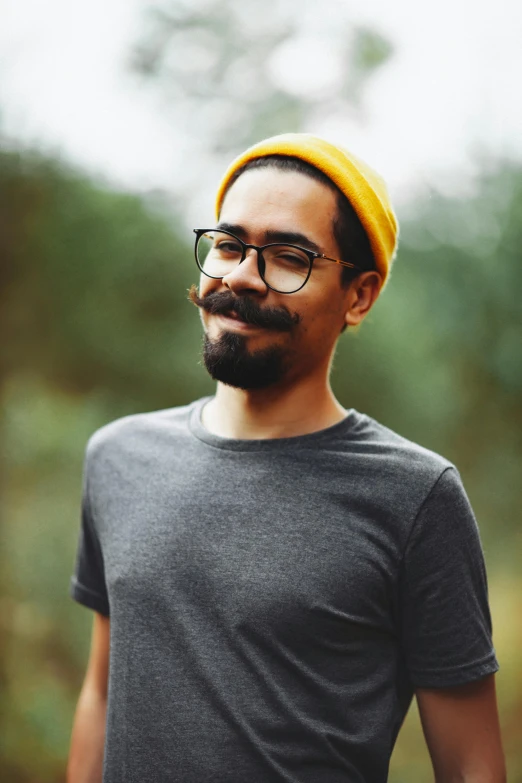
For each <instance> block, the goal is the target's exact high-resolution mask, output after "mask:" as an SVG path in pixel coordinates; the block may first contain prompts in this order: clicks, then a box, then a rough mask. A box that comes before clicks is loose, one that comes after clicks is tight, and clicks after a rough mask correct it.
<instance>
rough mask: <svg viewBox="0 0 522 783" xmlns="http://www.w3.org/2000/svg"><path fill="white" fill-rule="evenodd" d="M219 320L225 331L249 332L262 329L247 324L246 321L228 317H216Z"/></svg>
mask: <svg viewBox="0 0 522 783" xmlns="http://www.w3.org/2000/svg"><path fill="white" fill-rule="evenodd" d="M217 317H218V318H219V320H220V321H221V322H222V323H223V325H224V326H226V327H227V329H232V330H237V331H238V332H249V331H251V330H255V329H262V328H263V327H261V326H256V325H255V324H247V323H246V321H241V320H240V319H239V318H234V317H231V316H229V315H221V314H220V315H218V316H217Z"/></svg>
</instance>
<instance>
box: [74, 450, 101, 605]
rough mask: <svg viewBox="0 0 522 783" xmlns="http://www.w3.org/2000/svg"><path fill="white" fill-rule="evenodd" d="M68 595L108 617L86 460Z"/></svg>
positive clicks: (99, 547)
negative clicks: (74, 561)
mask: <svg viewBox="0 0 522 783" xmlns="http://www.w3.org/2000/svg"><path fill="white" fill-rule="evenodd" d="M70 595H71V597H72V598H74V600H75V601H78V602H79V603H80V604H83V605H84V606H87V607H88V608H89V609H93V610H94V611H96V612H99V613H100V614H103V615H105V616H107V617H108V616H109V599H108V595H107V587H106V584H105V570H104V565H103V554H102V549H101V546H100V542H99V539H98V535H97V533H96V529H95V526H94V520H93V517H92V512H91V502H90V498H89V476H88V463H87V460H86V462H85V470H84V482H83V494H82V508H81V527H80V535H79V541H78V550H77V554H76V566H75V570H74V574H73V576H72V578H71V584H70Z"/></svg>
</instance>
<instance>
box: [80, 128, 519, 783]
mask: <svg viewBox="0 0 522 783" xmlns="http://www.w3.org/2000/svg"><path fill="white" fill-rule="evenodd" d="M217 214H218V221H219V222H218V225H217V226H211V227H208V228H204V229H203V228H202V229H197V230H196V259H197V262H198V265H199V267H200V270H201V277H200V288H199V291H197V290H196V289H194V288H193V289H192V290H191V292H190V297H191V299H192V301H193V302H194V303H195V304H196V305H197V306H198V307H199V308H200V313H201V318H202V322H203V328H204V361H205V365H206V367H207V369H208V370H209V372H210V373H211V375H212V376H213V378H215V379H216V380H217V390H216V394H215V396H214V397H212V398H209V399H203V400H199V401H197V402H195V403H193V404H191V405H188V406H186V407H182V408H174V409H170V410H166V411H160V412H156V413H149V414H143V415H137V416H130V417H126V418H124V419H121V420H119V421H117V422H114V423H112V424H110V425H108V426H107V427H104V428H103V429H102V430H100V431H99V432H97V433H96V434H95V435H94V436H93V438H92V439H91V441H90V443H89V447H88V450H87V457H86V467H85V487H84V496H83V517H82V533H81V540H80V547H79V552H78V560H77V568H76V574H75V577H74V578H73V582H72V595H73V597H74V598H75V599H76V600H78V601H79V602H80V603H82V604H84V605H86V606H88V607H90V608H91V609H93V610H95V612H96V614H95V621H94V632H93V642H92V651H91V656H90V660H89V666H88V670H87V675H86V679H85V684H84V687H83V689H82V693H81V696H80V701H79V705H78V709H77V714H76V719H75V724H74V728H73V737H72V746H71V754H70V761H69V774H68V780H69V781H70V783H87V781H88V782H89V783H91V782H93V781H101V779H102V764H103V780H104V783H120V782H121V783H124V782H125V783H130V782H131V781H132V782H134V781H140V783H141V782H143V781H151V782H152V781H153V782H154V783H163V781H164V782H165V783H167V782H169V783H170V782H172V783H174V782H175V783H182V782H183V783H210V782H211V781H212V783H246V782H247V781H248V783H272V781H273V782H274V783H276V782H278V783H279V782H281V783H283V782H284V783H341V781H342V782H343V783H348V782H349V783H356V782H357V783H360V782H362V781H365V782H366V783H379V782H381V781H385V780H386V779H387V773H388V765H389V759H390V755H391V752H392V749H393V746H394V743H395V740H396V737H397V733H398V731H399V728H400V726H401V723H402V721H403V719H404V716H405V714H406V712H407V709H408V707H409V705H410V702H411V699H412V697H413V695H414V694H415V695H416V698H417V701H418V705H419V709H420V714H421V718H422V722H423V727H424V732H425V736H426V740H427V744H428V747H429V751H430V754H431V757H432V760H433V766H434V771H435V777H436V780H437V781H439V783H451V782H452V781H465V782H466V783H471V782H473V783H479V781H480V783H486V782H487V783H501V782H502V781H504V780H505V772H504V763H503V756H502V749H501V742H500V736H499V726H498V716H497V707H496V698H495V688H494V673H495V672H496V670H497V668H498V666H497V662H496V660H495V654H494V650H493V648H492V644H491V625H490V617H489V610H488V605H487V595H486V579H485V571H484V564H483V558H482V552H481V547H480V541H479V537H478V533H477V528H476V523H475V520H474V517H473V513H472V511H471V509H470V506H469V502H468V500H467V497H466V494H465V492H464V490H463V487H462V484H461V481H460V478H459V475H458V473H457V471H456V469H455V467H454V466H453V465H452V464H451V463H449V462H448V461H447V460H445V459H443V458H442V457H440V456H438V455H436V454H434V453H433V452H430V451H428V450H426V449H424V448H422V447H420V446H418V445H416V444H414V443H411V442H410V441H407V440H405V439H404V438H402V437H400V436H399V435H397V434H395V433H393V432H392V431H390V430H388V429H387V428H386V427H384V426H382V425H380V424H379V423H377V422H376V421H374V420H373V419H371V418H370V417H368V416H366V415H364V414H362V413H359V412H358V411H356V410H354V409H350V410H348V411H347V410H344V409H343V407H342V406H341V405H340V404H339V402H338V401H337V400H336V399H335V397H334V395H333V393H332V390H331V387H330V384H329V371H330V366H331V362H332V356H333V353H334V350H335V345H336V342H337V339H338V337H339V334H340V333H341V332H342V331H343V330H344V329H345V328H347V327H348V328H350V327H353V326H357V325H358V324H359V323H361V321H362V320H363V319H364V317H365V316H366V315H367V314H368V312H369V311H370V309H371V307H372V306H373V304H374V302H375V300H376V299H377V297H378V295H379V293H380V291H381V290H382V287H383V285H384V284H385V282H386V280H387V277H388V275H389V272H390V267H391V264H392V260H393V257H394V253H395V248H396V242H397V223H396V219H395V216H394V213H393V211H392V208H391V206H390V203H389V199H388V195H387V192H386V188H385V186H384V184H383V182H382V180H381V179H380V178H379V177H378V176H377V175H376V174H375V173H374V172H373V171H372V170H371V169H369V168H368V167H367V166H366V165H365V164H363V163H362V162H361V161H359V160H358V159H356V158H355V157H354V156H352V155H350V154H349V153H348V152H346V151H344V150H341V149H340V148H338V147H335V146H334V145H331V144H329V143H328V142H326V141H324V140H322V139H319V138H317V137H314V136H310V135H307V134H288V135H284V136H279V137H275V138H273V139H268V140H266V141H264V142H261V143H260V144H258V145H255V146H254V147H253V148H251V149H250V150H247V152H246V153H244V154H243V155H242V156H240V157H239V158H238V159H237V160H236V161H234V162H233V163H232V165H231V167H230V168H229V169H228V171H227V172H226V173H225V176H224V178H223V181H222V183H221V185H220V188H219V191H218V196H217Z"/></svg>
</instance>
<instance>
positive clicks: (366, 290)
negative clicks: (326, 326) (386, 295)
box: [344, 271, 382, 326]
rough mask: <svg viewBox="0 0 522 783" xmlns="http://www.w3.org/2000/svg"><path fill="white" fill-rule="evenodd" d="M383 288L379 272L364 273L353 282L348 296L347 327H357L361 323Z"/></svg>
mask: <svg viewBox="0 0 522 783" xmlns="http://www.w3.org/2000/svg"><path fill="white" fill-rule="evenodd" d="M381 288H382V277H381V275H380V274H379V273H378V272H374V271H372V272H362V274H360V275H358V276H357V277H356V278H355V280H352V282H351V283H350V286H349V288H348V291H347V294H346V310H345V314H344V322H345V324H346V326H357V324H360V323H361V321H362V320H363V319H364V318H365V317H366V315H367V314H368V313H369V311H370V310H371V308H372V306H373V303H374V302H375V300H376V299H377V297H378V296H379V292H380V290H381Z"/></svg>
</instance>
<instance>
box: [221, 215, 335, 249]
mask: <svg viewBox="0 0 522 783" xmlns="http://www.w3.org/2000/svg"><path fill="white" fill-rule="evenodd" d="M216 228H217V229H221V231H229V232H230V233H231V234H235V235H236V236H238V237H239V238H240V239H243V240H245V238H246V237H247V236H248V232H247V230H246V229H245V228H244V226H240V225H238V224H236V223H224V222H220V223H218V224H217V226H216ZM264 236H265V241H266V242H267V243H268V242H278V243H279V242H280V243H281V244H285V245H300V247H304V248H306V249H307V250H312V251H313V252H314V253H319V254H321V248H320V247H319V245H317V244H316V243H315V242H313V241H312V240H311V239H310V238H309V237H307V236H306V234H301V233H300V232H299V231H277V230H275V229H268V230H267V231H265V233H264Z"/></svg>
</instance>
